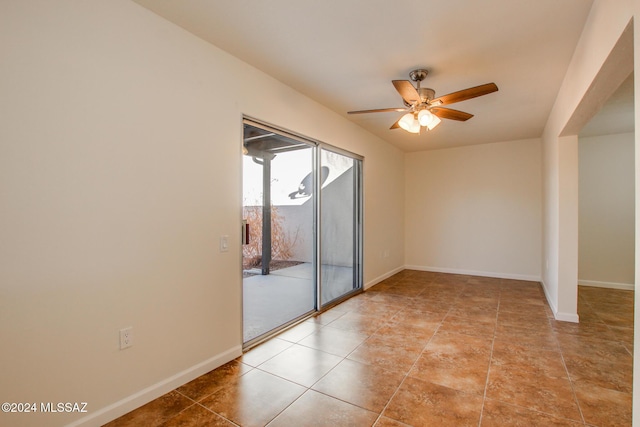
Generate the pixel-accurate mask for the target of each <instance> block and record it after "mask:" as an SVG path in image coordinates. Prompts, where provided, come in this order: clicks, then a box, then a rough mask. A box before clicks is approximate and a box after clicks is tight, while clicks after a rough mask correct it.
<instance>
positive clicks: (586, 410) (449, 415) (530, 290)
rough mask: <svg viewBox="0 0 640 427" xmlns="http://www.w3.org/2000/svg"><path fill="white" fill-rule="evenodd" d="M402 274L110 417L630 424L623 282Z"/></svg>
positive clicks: (628, 299) (629, 347)
mask: <svg viewBox="0 0 640 427" xmlns="http://www.w3.org/2000/svg"><path fill="white" fill-rule="evenodd" d="M579 314H580V319H581V323H580V324H573V323H566V322H557V321H555V320H554V319H553V317H552V315H551V311H550V309H549V307H548V305H547V304H546V300H545V298H544V295H543V291H542V288H541V286H540V285H539V284H538V283H533V282H522V281H514V280H504V279H491V278H484V277H473V276H461V275H451V274H442V273H429V272H419V271H410V270H405V271H403V272H401V273H399V274H396V275H395V276H393V277H391V278H389V279H387V280H385V281H384V282H382V283H380V284H378V285H376V286H374V287H373V288H371V289H370V290H368V291H367V292H364V293H362V294H359V295H357V296H355V297H353V298H351V299H350V300H348V301H346V302H344V303H342V304H340V305H338V306H336V307H334V308H333V309H331V310H329V311H327V312H325V313H323V314H320V315H318V316H316V317H314V318H312V319H310V320H308V321H305V322H303V323H301V324H299V325H297V326H295V327H294V328H292V329H290V330H288V331H285V332H283V333H282V334H280V335H279V336H277V337H276V338H273V339H271V340H270V341H268V342H266V343H264V344H262V345H260V346H258V347H256V348H254V349H252V350H251V351H249V352H247V353H245V354H244V355H243V356H242V357H240V358H238V359H236V360H233V361H231V362H229V363H227V364H226V365H224V366H221V367H220V368H218V369H216V370H214V371H211V372H209V373H207V374H205V375H203V376H201V377H199V378H197V379H195V380H193V381H191V382H189V383H187V384H185V385H183V386H182V387H179V388H178V389H176V390H174V391H172V392H170V393H167V394H166V395H164V396H162V397H160V398H158V399H156V400H154V401H152V402H150V403H148V404H147V405H145V406H143V407H141V408H139V409H137V410H135V411H132V412H130V413H128V414H126V415H124V416H122V417H121V418H118V419H116V420H114V421H113V422H111V423H109V424H107V425H108V426H110V427H115V426H141V425H144V426H164V427H168V426H183V427H186V426H234V425H240V426H265V425H269V426H372V425H375V426H378V427H382V426H385V427H391V426H456V427H460V426H483V427H485V426H527V427H529V426H567V427H569V426H598V427H603V426H630V425H631V384H632V351H633V292H632V291H620V290H611V289H602V288H587V287H580V289H579Z"/></svg>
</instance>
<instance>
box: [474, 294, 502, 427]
mask: <svg viewBox="0 0 640 427" xmlns="http://www.w3.org/2000/svg"><path fill="white" fill-rule="evenodd" d="M501 294H502V291H500V293H499V296H498V307H497V308H496V323H495V326H494V327H493V338H492V339H491V351H490V353H489V367H488V369H487V379H486V380H485V382H484V392H483V393H482V407H481V408H480V419H479V420H478V427H480V426H481V425H482V416H483V415H484V405H485V404H486V402H487V388H488V387H489V376H490V375H491V362H493V347H494V346H495V343H496V333H497V330H498V316H499V314H500V304H501V303H502V295H501Z"/></svg>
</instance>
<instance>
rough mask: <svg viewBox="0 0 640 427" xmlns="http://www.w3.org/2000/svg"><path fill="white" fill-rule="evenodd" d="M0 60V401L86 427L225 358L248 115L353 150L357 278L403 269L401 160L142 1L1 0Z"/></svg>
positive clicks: (233, 320) (236, 284) (17, 420)
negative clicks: (121, 343) (224, 248)
mask: <svg viewBox="0 0 640 427" xmlns="http://www.w3.org/2000/svg"><path fill="white" fill-rule="evenodd" d="M0 52H2V78H1V79H0V93H2V97H0V204H1V205H0V208H1V212H2V213H1V214H0V236H1V237H0V263H1V265H0V340H1V341H2V351H1V352H0V365H1V367H0V395H1V396H2V399H3V401H14V402H26V401H29V402H31V401H35V402H38V401H43V402H50V401H51V402H58V401H61V402H67V401H70V402H75V401H78V402H88V404H89V406H88V409H89V411H90V412H89V414H88V416H89V419H88V423H87V424H88V425H99V424H101V423H103V422H105V421H107V420H109V419H111V418H114V417H116V416H118V415H120V414H122V413H124V412H127V411H128V410H130V409H133V408H134V407H136V406H138V405H140V404H142V403H144V402H146V401H148V400H150V399H152V398H154V397H156V396H157V395H159V394H162V393H164V392H166V391H168V390H169V389H172V388H173V387H175V386H177V385H179V384H180V383H183V382H185V381H187V380H189V379H191V378H194V377H195V376H197V375H199V374H201V373H203V372H205V371H207V370H209V369H212V368H214V367H215V366H217V365H219V364H221V363H223V362H225V361H227V360H229V359H231V358H233V357H234V356H236V355H238V354H239V352H240V349H241V344H242V333H241V294H240V291H241V273H240V269H241V267H240V259H241V257H240V218H241V191H242V188H241V139H242V123H241V120H242V114H247V115H250V116H253V117H256V118H259V119H262V120H264V121H267V122H271V123H273V124H275V125H278V126H282V127H285V128H288V129H291V130H293V131H296V132H299V133H301V134H304V135H307V136H309V137H312V138H315V139H318V140H321V141H325V142H328V143H330V144H333V145H336V146H338V147H341V148H344V149H347V150H350V151H352V152H355V153H358V154H360V155H363V156H364V157H365V161H364V168H365V170H364V177H365V183H364V187H365V221H366V223H365V281H367V282H368V283H370V284H371V283H374V282H375V281H376V280H379V279H380V278H383V277H385V276H386V275H388V274H390V273H391V272H393V271H394V270H397V269H399V268H401V267H402V265H403V263H404V253H403V237H402V236H403V231H404V228H403V217H404V204H403V192H402V189H403V188H404V182H403V180H404V175H403V164H404V156H403V154H402V153H401V152H399V151H398V150H397V149H395V148H393V147H391V146H389V145H388V144H386V143H384V142H382V141H381V140H379V139H377V138H376V137H374V136H372V135H370V134H368V133H366V132H364V131H363V130H362V129H360V128H359V127H357V126H355V125H353V124H351V123H350V122H348V121H346V120H344V119H342V118H341V117H339V116H338V115H336V114H335V113H332V112H330V111H329V110H327V109H325V108H323V107H321V106H319V105H318V104H316V103H315V102H313V101H311V100H309V99H307V98H305V97H303V96H301V95H300V94H298V93H297V92H295V91H293V90H292V89H290V88H289V87H287V86H285V85H284V84H282V83H280V82H277V81H276V80H274V79H272V78H270V77H268V76H266V75H264V74H263V73H261V72H259V71H257V70H256V69H254V68H252V67H250V66H248V65H246V64H244V63H242V62H240V61H238V60H236V59H235V58H233V57H231V56H229V55H228V54H226V53H224V52H222V51H220V50H219V49H217V48H215V47H213V46H211V45H209V44H207V43H205V42H204V41H201V40H200V39H198V38H196V37H195V36H193V35H191V34H189V33H187V32H185V31H184V30H182V29H180V28H178V27H177V26H175V25H173V24H170V23H169V22H167V21H165V20H163V19H161V18H159V17H158V16H156V15H155V14H153V13H151V12H149V11H148V10H146V9H144V8H142V7H140V6H139V5H137V4H135V3H133V2H130V1H129V0H110V1H104V2H86V1H81V0H59V1H56V2H50V1H48V0H41V1H36V0H32V1H29V2H25V1H21V0H8V1H3V2H0ZM223 234H227V235H229V236H230V251H229V252H227V253H221V252H219V249H218V239H219V237H220V236H221V235H223ZM383 249H389V253H390V256H389V257H386V258H385V260H384V261H385V262H378V255H377V254H379V253H380V252H381V251H382V250H383ZM125 326H133V328H134V331H135V332H134V336H135V344H134V346H133V347H132V348H130V349H127V350H124V351H120V350H118V330H119V329H120V328H122V327H125ZM83 415H87V414H73V415H65V414H52V415H44V414H28V415H23V416H20V415H15V414H0V424H1V425H16V424H20V425H24V426H31V425H34V426H35V425H50V426H56V425H63V424H67V423H69V422H71V421H74V420H78V419H79V418H80V417H81V416H83ZM85 420H87V419H85Z"/></svg>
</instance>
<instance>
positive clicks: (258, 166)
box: [242, 123, 317, 345]
mask: <svg viewBox="0 0 640 427" xmlns="http://www.w3.org/2000/svg"><path fill="white" fill-rule="evenodd" d="M314 150H315V147H314V146H313V145H309V144H306V143H303V142H300V141H298V140H296V139H293V138H289V137H287V136H284V135H281V134H278V133H277V132H273V131H271V130H267V129H263V128H261V127H258V126H253V125H251V124H248V123H245V128H244V146H243V153H244V156H243V220H244V221H245V222H246V223H247V224H248V233H247V234H248V242H247V240H246V239H245V242H244V243H245V244H244V245H243V251H242V268H243V342H244V343H245V345H246V344H247V343H250V342H251V341H255V340H257V339H259V338H260V337H262V336H263V335H265V334H267V333H271V332H274V331H276V330H278V329H279V328H281V327H284V326H286V325H288V324H289V323H291V322H293V321H295V320H296V319H298V318H300V317H302V316H304V315H307V314H308V313H310V312H313V311H315V310H316V301H317V293H316V288H317V286H316V275H317V274H316V268H315V258H316V253H315V246H316V243H315V232H314V217H315V209H316V203H315V196H314V194H313V188H314V184H315V181H314V166H313V165H314ZM245 230H246V229H245Z"/></svg>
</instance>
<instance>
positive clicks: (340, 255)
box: [320, 147, 362, 306]
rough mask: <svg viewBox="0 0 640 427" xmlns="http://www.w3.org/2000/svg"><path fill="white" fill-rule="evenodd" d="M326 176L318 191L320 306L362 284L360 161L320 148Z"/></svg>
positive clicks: (356, 288) (322, 166) (354, 289)
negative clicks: (319, 191) (326, 172)
mask: <svg viewBox="0 0 640 427" xmlns="http://www.w3.org/2000/svg"><path fill="white" fill-rule="evenodd" d="M320 164H321V169H324V170H327V171H328V178H327V180H326V181H325V183H324V185H323V186H322V190H321V193H320V200H321V202H320V266H321V268H320V279H321V286H320V289H321V292H320V295H321V306H325V305H327V304H330V303H332V302H335V301H337V300H339V299H341V298H343V297H345V296H347V295H349V294H351V293H353V292H355V291H357V290H359V289H360V288H361V287H362V280H361V267H362V261H361V250H360V248H361V244H360V228H361V222H362V221H361V220H362V218H361V208H360V206H361V203H360V187H361V185H360V175H361V172H360V169H361V161H360V160H359V159H356V158H354V157H351V156H349V155H347V154H343V153H340V152H339V151H336V150H335V149H329V148H326V147H322V148H321V149H320Z"/></svg>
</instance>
